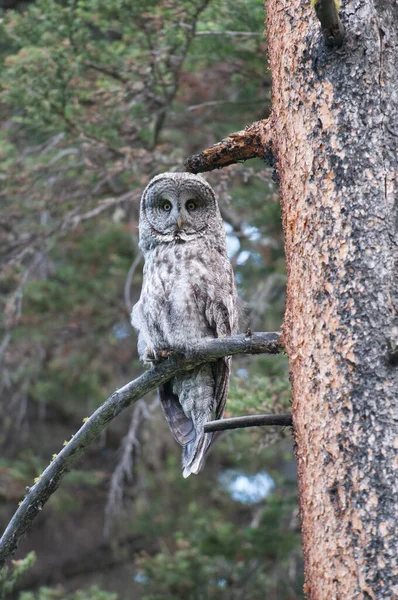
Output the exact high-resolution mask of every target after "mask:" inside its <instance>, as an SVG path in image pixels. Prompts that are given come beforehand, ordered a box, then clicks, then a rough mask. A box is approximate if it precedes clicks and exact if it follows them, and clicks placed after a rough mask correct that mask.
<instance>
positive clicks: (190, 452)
mask: <svg viewBox="0 0 398 600" xmlns="http://www.w3.org/2000/svg"><path fill="white" fill-rule="evenodd" d="M212 437H213V436H212V434H209V433H202V434H199V435H197V436H196V439H195V440H194V441H193V442H190V443H189V444H187V445H186V446H185V447H184V448H183V450H182V466H183V469H184V470H183V472H182V476H183V477H184V479H186V478H187V477H189V475H191V474H192V473H194V474H195V475H197V474H198V473H199V471H200V470H201V468H202V463H203V459H204V456H205V454H206V451H207V449H208V447H209V446H210V443H211V439H212Z"/></svg>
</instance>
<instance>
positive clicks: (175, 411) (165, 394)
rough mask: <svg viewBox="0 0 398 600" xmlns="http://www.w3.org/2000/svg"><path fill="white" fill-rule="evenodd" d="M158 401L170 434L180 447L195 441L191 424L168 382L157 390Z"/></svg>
mask: <svg viewBox="0 0 398 600" xmlns="http://www.w3.org/2000/svg"><path fill="white" fill-rule="evenodd" d="M159 399H160V404H161V406H162V409H163V413H164V416H165V417H166V421H167V423H168V424H169V427H170V430H171V433H172V434H173V437H174V439H175V441H176V442H178V443H179V444H180V446H187V445H188V444H189V443H190V442H192V441H193V440H194V439H195V436H196V433H195V428H194V425H193V422H192V420H191V419H189V418H188V417H187V416H186V415H185V413H184V411H183V410H182V407H181V404H180V403H179V401H178V396H177V394H174V392H173V386H172V383H171V382H170V381H168V382H167V383H165V384H164V385H162V386H161V387H160V388H159Z"/></svg>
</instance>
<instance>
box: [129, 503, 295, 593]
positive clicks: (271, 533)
mask: <svg viewBox="0 0 398 600" xmlns="http://www.w3.org/2000/svg"><path fill="white" fill-rule="evenodd" d="M290 510H291V505H289V504H288V503H287V502H286V501H285V500H283V499H282V498H280V497H277V496H272V497H270V498H269V500H268V501H267V504H266V505H265V507H264V508H263V509H262V510H261V513H260V514H259V519H258V524H256V526H249V527H236V526H234V525H233V524H232V523H228V522H225V519H224V518H223V515H222V514H221V513H220V512H218V511H216V510H213V511H207V512H206V513H205V514H203V513H202V512H201V509H200V508H199V506H197V505H195V504H192V505H191V506H190V507H189V509H188V518H189V527H188V528H187V529H185V530H184V532H182V531H180V532H177V533H176V535H175V545H174V547H173V548H172V549H170V548H165V549H164V551H162V552H159V553H158V554H156V555H155V556H154V557H148V556H141V557H139V558H138V559H137V566H138V567H139V568H140V574H139V580H140V581H141V582H142V583H143V587H144V595H143V598H144V599H145V600H158V599H160V598H168V599H170V600H179V599H184V598H190V599H202V598H203V599H205V598H206V599H207V598H209V599H210V598H226V599H227V598H228V599H233V598H241V597H242V595H241V594H243V593H244V590H245V589H246V590H247V589H248V581H249V580H250V599H253V600H256V599H257V598H258V599H259V600H260V598H264V596H266V595H267V593H275V592H277V593H278V594H279V595H278V596H277V597H278V599H279V600H283V598H289V597H290V596H289V594H290V591H288V589H287V587H285V585H284V582H283V580H281V579H279V578H278V576H277V575H274V577H269V575H268V574H267V570H268V567H269V565H270V564H272V563H273V562H274V561H275V560H276V559H277V560H278V564H279V565H280V568H281V569H283V568H286V566H287V565H288V557H289V553H290V552H291V551H292V550H293V549H294V548H295V546H296V543H297V533H296V532H294V531H289V528H288V527H287V523H288V519H289V514H290Z"/></svg>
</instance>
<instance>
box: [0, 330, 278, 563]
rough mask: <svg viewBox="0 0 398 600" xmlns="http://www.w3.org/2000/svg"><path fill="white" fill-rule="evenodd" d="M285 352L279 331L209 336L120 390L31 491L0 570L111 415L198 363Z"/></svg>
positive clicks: (1, 544) (2, 545)
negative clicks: (235, 356) (244, 355)
mask: <svg viewBox="0 0 398 600" xmlns="http://www.w3.org/2000/svg"><path fill="white" fill-rule="evenodd" d="M282 351H283V346H282V342H281V334H280V333H253V334H251V335H245V334H240V335H235V336H232V337H225V338H217V339H206V340H204V341H203V342H202V343H200V344H198V345H197V347H196V348H195V349H194V350H193V351H192V352H190V353H189V354H186V355H185V356H183V355H178V354H174V353H172V354H170V356H169V358H168V359H167V360H165V361H163V362H161V363H160V364H158V365H157V366H156V367H153V368H151V369H149V370H148V371H146V372H145V373H143V374H142V375H140V376H139V377H137V379H134V381H131V382H130V383H128V384H126V385H125V386H124V387H122V388H120V389H119V390H116V391H115V392H114V393H113V394H112V395H111V396H110V397H109V398H108V399H107V400H106V401H105V402H104V403H103V404H102V405H101V406H100V407H99V408H98V409H97V410H96V411H95V412H94V413H93V414H92V415H91V417H90V418H89V419H87V421H86V422H85V423H84V425H83V426H82V427H81V428H80V429H79V431H78V432H77V433H76V434H75V435H74V436H73V437H72V439H71V440H70V441H69V442H68V443H67V444H66V445H65V446H64V448H63V449H62V450H61V452H60V453H59V454H58V455H54V460H53V461H52V462H51V463H50V464H49V465H48V467H47V468H46V469H45V471H44V472H43V473H42V474H41V475H40V477H39V478H38V481H37V482H36V483H35V485H33V486H32V487H31V488H29V489H28V490H27V494H26V496H25V499H24V500H23V502H22V503H21V505H20V506H19V507H18V509H17V511H16V512H15V514H14V516H13V517H12V519H11V521H10V523H9V524H8V526H7V529H6V530H5V532H4V534H3V537H2V538H1V540H0V569H1V568H2V567H3V565H4V563H5V561H6V560H7V558H8V557H9V556H11V555H12V554H14V552H15V551H16V549H17V546H18V542H19V540H20V538H21V536H22V535H23V534H24V533H25V532H26V530H27V529H28V528H29V527H30V525H31V524H32V521H33V520H34V518H35V517H36V515H37V514H38V513H39V512H40V511H41V510H42V508H43V506H44V504H45V503H46V502H47V500H48V499H49V498H50V496H51V495H52V494H53V493H54V492H55V490H56V489H57V488H58V486H59V484H60V482H61V480H62V478H63V476H64V475H65V474H66V473H67V472H68V471H70V469H71V467H72V465H74V463H75V462H76V461H77V459H78V458H79V457H80V456H82V454H83V453H84V452H85V451H86V449H87V448H88V447H89V446H90V444H91V443H92V442H93V441H94V440H95V439H96V438H97V437H98V436H99V434H100V433H101V431H103V429H105V427H106V426H107V425H108V423H109V422H110V421H112V419H114V418H115V417H117V415H119V414H120V413H121V412H122V410H124V409H126V408H127V407H129V406H130V405H131V404H133V402H136V401H137V400H139V399H140V398H142V396H144V395H145V394H147V393H148V392H151V391H152V390H154V389H156V388H158V387H159V386H160V385H163V384H164V383H166V381H169V379H171V378H172V377H174V376H175V375H177V374H178V373H182V372H183V371H189V370H191V369H193V368H195V367H196V366H198V365H200V364H203V363H207V362H211V361H214V360H217V359H219V358H222V357H224V356H231V355H233V354H278V353H280V352H282Z"/></svg>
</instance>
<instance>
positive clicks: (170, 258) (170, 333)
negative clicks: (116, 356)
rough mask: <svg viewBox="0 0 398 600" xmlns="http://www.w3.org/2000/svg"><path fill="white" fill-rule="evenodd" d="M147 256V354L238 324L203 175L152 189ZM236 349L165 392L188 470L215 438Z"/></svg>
mask: <svg viewBox="0 0 398 600" xmlns="http://www.w3.org/2000/svg"><path fill="white" fill-rule="evenodd" d="M140 248H141V250H142V252H143V254H144V257H145V266H144V279H143V286H142V292H141V297H140V299H139V301H138V303H137V304H136V305H135V306H134V308H133V312H132V324H133V325H134V327H135V328H136V329H137V330H138V332H139V333H138V350H139V354H140V357H141V358H142V359H143V360H154V359H155V360H156V359H157V358H159V356H160V355H161V353H162V351H164V350H174V351H178V352H186V351H189V350H191V349H193V348H194V347H195V346H196V345H197V343H198V341H199V340H201V339H203V338H206V337H222V336H228V335H231V334H233V333H235V332H236V331H237V326H238V311H237V294H236V287H235V280H234V276H233V271H232V267H231V263H230V261H229V259H228V256H227V251H226V242H225V232H224V227H223V222H222V218H221V215H220V211H219V208H218V204H217V201H216V198H215V195H214V192H213V190H212V188H211V187H210V186H209V184H208V183H207V182H206V181H205V180H204V179H203V178H202V177H201V176H198V175H193V174H190V173H164V174H162V175H158V176H157V177H155V178H154V179H153V180H152V181H151V182H150V183H149V185H148V186H147V188H146V189H145V191H144V193H143V195H142V199H141V207H140ZM230 362H231V359H230V358H229V357H226V358H222V359H219V360H218V361H216V362H214V363H210V364H208V365H202V366H199V367H197V368H196V369H194V370H193V371H189V372H187V373H186V374H183V375H180V376H177V377H175V378H174V379H172V380H171V381H169V382H168V383H167V384H165V385H164V386H162V387H161V388H160V389H159V397H160V401H161V405H162V408H163V411H164V414H165V417H166V419H167V421H168V423H169V426H170V429H171V431H172V433H173V435H174V437H175V439H176V440H177V442H178V443H179V444H180V445H181V446H182V447H183V454H182V462H183V469H184V470H183V475H184V476H185V477H187V476H188V475H189V474H190V473H198V472H199V470H200V469H201V467H202V464H203V459H204V456H205V453H206V451H207V449H208V448H209V446H210V443H211V441H212V434H205V433H204V424H205V423H206V422H207V421H210V420H211V419H212V418H216V419H218V418H221V417H222V415H223V413H224V408H225V402H226V397H227V393H228V383H229V377H230Z"/></svg>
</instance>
